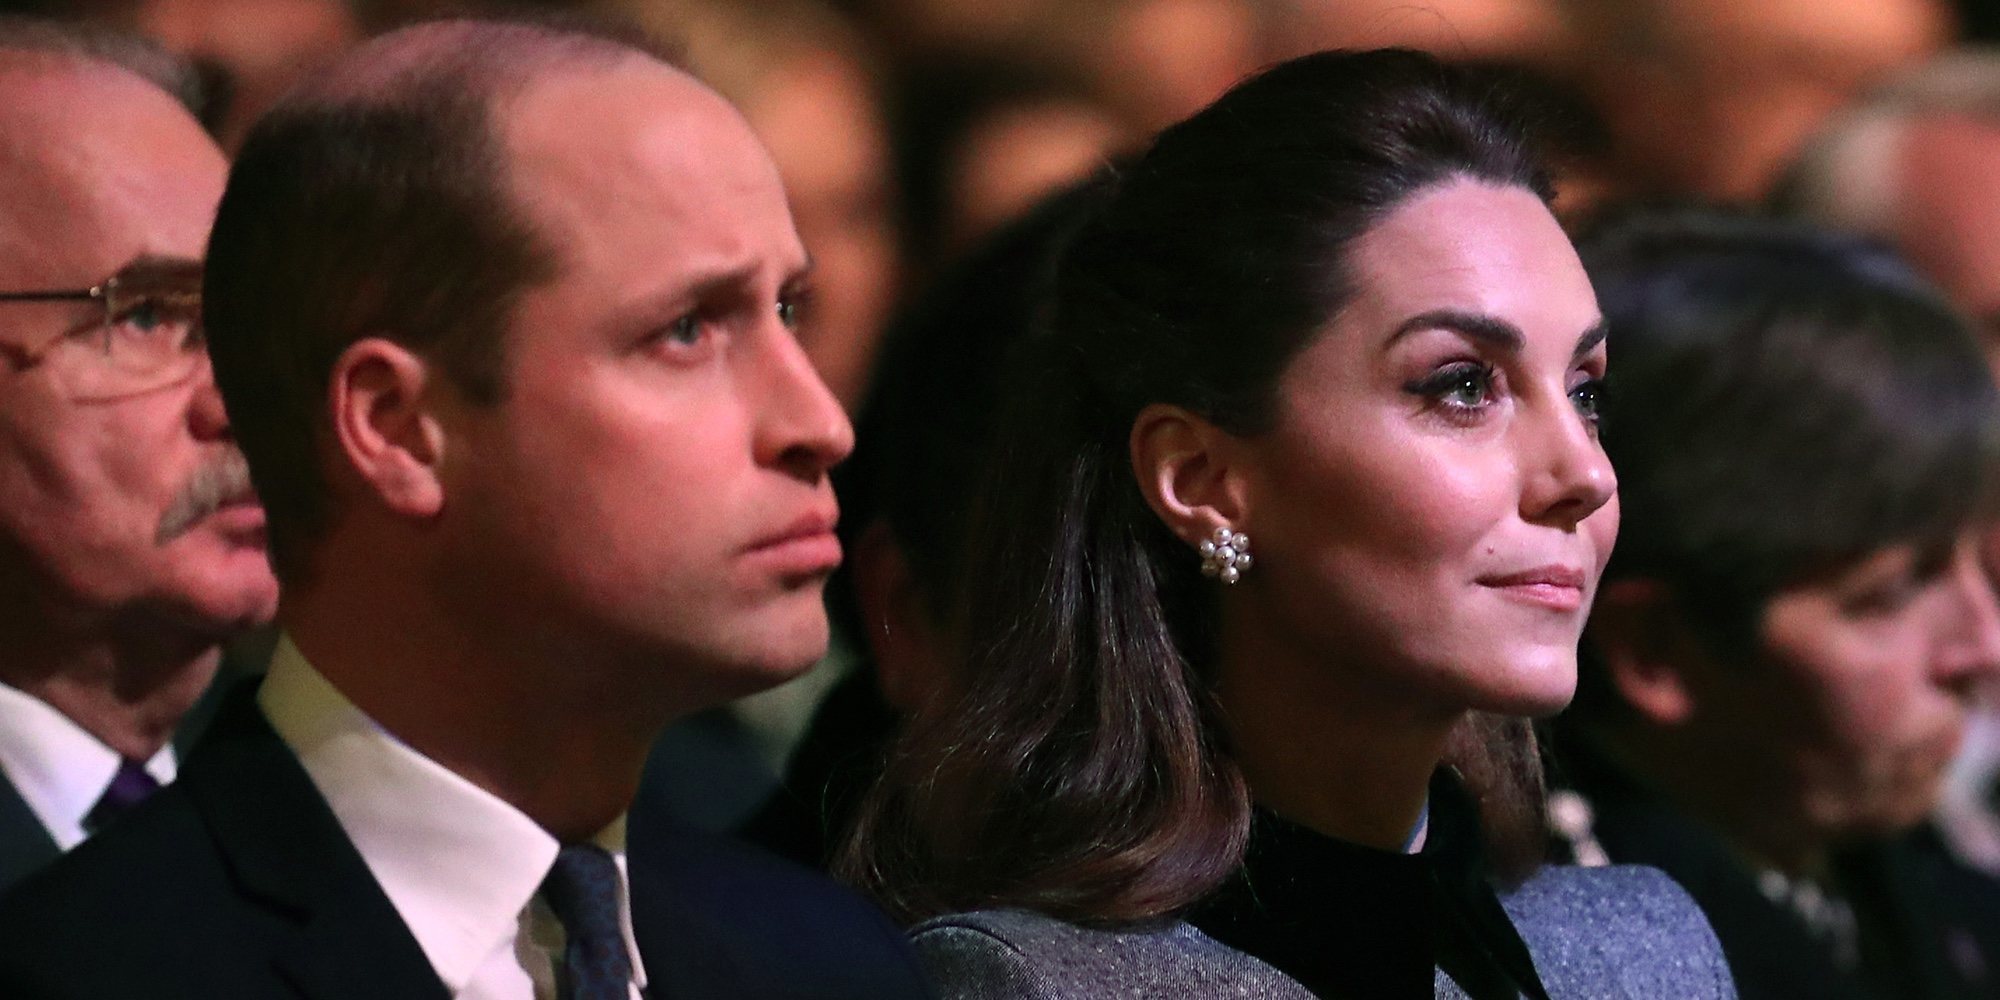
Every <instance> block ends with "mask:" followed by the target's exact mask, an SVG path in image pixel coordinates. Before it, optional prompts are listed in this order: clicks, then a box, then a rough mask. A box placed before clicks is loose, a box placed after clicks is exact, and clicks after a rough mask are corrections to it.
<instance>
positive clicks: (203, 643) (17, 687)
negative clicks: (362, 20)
mask: <svg viewBox="0 0 2000 1000" xmlns="http://www.w3.org/2000/svg"><path fill="white" fill-rule="evenodd" d="M191 91H192V77H191V75H190V73H189V71H188V69H187V68H186V67H185V66H183V65H181V64H180V63H178V62H177V61H176V60H174V59H173V58H172V57H171V56H168V55H167V54H165V53H163V52H161V51H159V50H158V49H156V48H153V47H150V46H147V45H144V44H142V43H140V42H138V41H136V40H132V39H127V38H123V37H120V36H115V35H110V34H107V33H105V32H103V31H101V30H96V29H87V28H81V27H74V26H58V25H55V24H53V23H49V22H41V21H32V20H25V19H20V18H14V17H0V189H4V190H5V191H6V192H7V196H6V198H5V199H4V200H0V636H4V637H5V638H4V640H0V647H4V650H5V652H4V653H0V887H5V886H8V885H11V884H12V883H14V882H16V881H17V880H19V879H20V878H22V877H23V876H25V875H27V874H28V873H29V872H31V871H33V870H35V869H37V868H40V867H41V866H43V865H45V864H47V863H48V862H50V861H52V860H54V859H55V858H56V857H57V856H58V854H59V853H60V852H62V851H66V850H68V849H70V848H72V847H75V846H76V845H77V844H78V843H79V842H81V841H82V840H83V839H84V838H85V837H86V836H88V835H91V834H93V833H95V832H97V831H98V830H100V829H102V828H103V827H105V826H107V825H109V824H110V823H112V822H113V821H115V820H116V819H118V817H119V816H120V815H121V814H122V813H124V812H125V811H126V810H128V809H130V808H131V807H132V806H134V805H136V804H137V802H138V801H139V800H140V799H141V798H144V797H146V796H147V795H149V794H150V793H151V792H152V791H153V790H154V789H156V788H158V787H159V786H160V785H161V784H164V783H166V782H169V781H172V780H173V779H174V777H175V774H176V771H177V764H178V756H177V752H176V748H175V741H176V740H185V738H186V737H187V736H189V735H190V734H191V733H192V732H193V730H194V729H196V728H197V723H198V722H199V714H198V713H197V714H194V715H191V714H190V710H191V709H193V708H194V707H195V706H196V705H197V703H198V701H199V700H200V699H201V696H202V694H203V692H204V690H206V689H208V688H209V686H210V684H211V681H212V679H213V678H214V677H215V676H216V673H217V666H218V663H219V662H220V660H221V656H222V646H223V643H224V642H225V641H226V640H229V639H230V638H232V637H234V636H236V635H238V634H240V633H241V632H242V631H244V630H245V629H248V628H249V627H251V626H254V625H257V624H260V623H263V622H266V621H268V620H269V619H270V617H271V614H272V612H273V610H274V609H275V607H276V602H277V583H276V581H275V580H274V579H273V578H272V576H271V570H270V567H269V565H268V564H267V563H266V562H265V557H264V520H263V517H264V515H263V511H262V509H261V508H260V507H259V506H258V505H257V502H256V498H255V496H254V495H253V494H252V493H251V490H250V479H249V474H248V471H247V469H246V468H245V467H244V464H243V459H242V455H241V454H240V453H239V452H238V451H237V449H236V443H235V438H234V435H233V434H232V433H231V430H230V426H229V418H228V416H227V414H225V413H224V412H223V407H222V399H221V397H220V396H219V395H217V393H216V389H215V383H214V380H213V378H212V377H211V375H210V372H209V366H208V359H207V357H206V355H205V354H204V352H203V340H202V332H201V327H200V322H199V320H200V315H199V314H200V300H201V268H202V263H201V258H202V254H203V247H204V245H205V244H206V242H207V239H208V227H209V223H210V221H211V220H212V219H213V217H214V213H215V204H216V200H217V199H218V198H219V197H220V196H221V194H222V184H223V174H224V170H225V169H226V167H225V164H224V161H223V159H222V154H221V152H220V151H218V150H217V149H216V147H215V143H214V142H213V141H211V140H210V139H209V137H208V136H207V135H205V134H203V132H202V129H201V126H200V125H199V124H198V123H197V122H196V121H195V118H194V116H193V114H191V113H190V110H189V108H188V107H187V106H186V105H185V104H184V103H183V102H184V101H186V100H188V99H189V97H190V94H191Z"/></svg>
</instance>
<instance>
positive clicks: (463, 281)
mask: <svg viewBox="0 0 2000 1000" xmlns="http://www.w3.org/2000/svg"><path fill="white" fill-rule="evenodd" d="M440 38H441V39H442V41H440ZM635 56H636V57H640V58H652V59H661V60H662V61H664V60H663V58H662V56H661V54H660V53H659V52H657V51H656V50H654V49H652V48H651V47H650V46H647V45H646V44H645V43H644V41H643V39H639V38H636V37H633V36H627V35H622V34H616V33H613V32H611V31H608V30H603V29H600V28H598V27H596V26H594V25H586V24H584V23H582V22H569V21H562V22H556V21H539V20H538V21H448V22H435V23H432V24H427V25H419V26H416V27H413V28H410V29H406V30H405V31H402V32H397V33H394V34H392V35H388V36H384V37H383V38H381V39H377V40H376V41H375V42H372V43H370V44H369V45H367V46H364V47H363V48H362V49H361V50H359V51H358V52H357V53H355V54H354V55H353V56H352V57H350V58H349V59H348V60H346V61H345V62H343V63H342V64H340V65H338V66H336V67H335V68H334V69H333V70H332V71H331V72H330V73H329V74H327V75H325V76H322V77H320V78H318V79H317V80H315V81H313V82H312V83H310V84H308V85H307V86H306V87H305V88H303V89H302V90H301V91H300V92H298V93H296V94H295V95H293V96H292V97H289V98H287V99H286V100H285V101H283V102H282V103H280V105H279V106H278V107H277V108H275V109H273V110H272V111H271V112H270V114H268V115H267V116H266V117H265V118H264V119H263V120H262V121H261V122H259V123H258V124H257V126H256V127H255V128H254V129H252V131H251V132H250V135H249V137H248V139H247V140H246V141H245V143H244V146H243V151H242V153H241V154H240V156H239V157H238V158H237V161H236V164H235V166H234V168H233V169H232V170H231V171H230V177H229V185H228V188H227V190H226V192H225V193H224V195H223V198H222V204H221V207H220V209H219V210H218V212H217V216H216V222H215V231H214V234H213V236H212V237H211V240H210V244H209V251H208V273H207V279H206V284H205V288H204V296H205V300H206V314H207V315H206V321H207V325H208V331H209V353H210V355H211V357H213V359H214V363H215V378H216V383H217V385H218V387H219V388H220V389H221V391H222V395H223V399H224V401H225V402H226V404H227V406H228V409H229V416H230V421H231V423H232V425H233V426H234V428H235V433H236V437H237V440H238V442H239V443H240V444H241V445H242V448H243V452H244V454H245V455H246V456H247V457H248V458H249V460H250V468H251V474H252V478H253V479H254V480H255V482H256V485H257V492H258V495H259V497H260V498H261V499H262V500H263V503H264V508H265V511H266V514H267V516H268V518H269V523H270V540H271V556H272V562H273V564H274V565H275V566H276V568H277V570H278V574H279V576H280V578H282V579H288V580H290V579H296V578H297V576H298V574H299V573H300V572H301V571H302V570H303V568H304V564H305V561H306V554H307V551H306V550H307V548H308V546H309V545H310V543H312V542H313V541H314V540H315V539H316V538H317V536H318V535H319V534H320V533H322V532H323V531H324V530H325V527H326V525H327V524H328V523H329V521H330V519H331V516H332V504H331V500H330V496H329V491H328V489H327V485H326V482H325V477H324V474H323V472H322V469H321V466H320V445H321V443H322V440H323V434H324V431H325V422H326V415H325V413H324V411H323V400H324V399H325V397H326V392H327V387H328V380H329V378H330V376H331V372H332V368H333V363H334V361H335V360H336V359H337V358H338V357H339V356H340V353H341V352H342V351H343V350H345V349H346V348H347V347H348V346H349V345H351V344H353V343H354V342H355V341H356V340H359V339H361V338H363V337H367V336H382V337H387V338H390V339H393V340H396V341H397V342H399V343H402V344H405V345H408V346H410V347H411V348H413V349H415V350H418V351H421V352H423V353H425V354H426V355H428V356H430V357H432V358H434V359H436V360H437V361H438V362H439V364H440V365H441V367H442V368H443V370H444V371H445V373H446V374H447V375H448V376H449V377H450V378H451V379H452V380H453V381H454V382H455V383H456V384H457V385H458V386H459V388H460V389H461V390H462V391H464V392H465V393H466V395H467V396H469V397H470V398H472V399H473V400H475V401H479V402H487V403H491V402H496V401H498V400H499V399H501V398H502V396H503V395H504V388H505V387H504V379H503V378H502V373H503V371H504V362H505V352H504V343H503V342H504V334H505V331H506V328H507V326H508V321H509V318H510V317H511V315H512V313H513V307H514V304H515V302H516V301H517V300H518V298H519V297H520V295H521V293H522V292H523V291H525V290H526V289H528V288H531V287H533V286H535V285H537V284H539V283H541V282H544V281H546V280H548V279H550V278H552V277H553V276H554V275H555V273H556V261H555V257H554V252H553V250H552V249H551V248H550V247H549V246H548V245H547V244H546V241H545V240H543V239H542V238H540V237H539V236H538V235H537V233H536V232H535V230H534V228H533V227H532V226H531V225H530V224H529V222H528V220H527V219H526V218H525V216H524V215H523V214H522V212H521V210H520V208H519V207H518V206H517V205H515V204H514V202H513V200H512V199H511V198H510V197H509V196H508V194H507V190H506V188H507V183H506V164H505V161H504V154H503V150H502V149H501V145H500V141H499V139H498V137H497V136H496V135H495V133H494V129H493V124H492V121H491V117H490V109H491V108H492V107H493V105H494V104H495V102H496V101H498V100H501V99H503V98H504V97H505V96H507V94H508V93H510V91H509V89H508V88H510V87H517V86H519V84H520V82H521V81H523V80H525V79H529V78H532V76H533V75H534V73H535V72H536V71H538V70H542V69H550V68H559V67H570V68H574V67H575V66H577V65H578V64H605V63H608V62H612V61H616V60H620V59H624V58H628V57H635Z"/></svg>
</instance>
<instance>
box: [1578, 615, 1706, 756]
mask: <svg viewBox="0 0 2000 1000" xmlns="http://www.w3.org/2000/svg"><path fill="white" fill-rule="evenodd" d="M1584 642H1585V643H1587V644H1588V645H1589V646H1590V648H1591V649H1592V650H1593V651H1594V652H1595V653H1596V655H1597V659H1598V663H1599V669H1601V670H1603V671H1604V673H1605V679H1606V680H1607V681H1608V682H1609V683H1610V686H1611V688H1612V689H1613V690H1614V691H1616V692H1617V693H1618V696H1619V697H1620V698H1621V699H1622V700H1623V701H1624V702H1625V704H1626V705H1627V706H1628V707H1629V708H1630V709H1631V710H1632V711H1633V712H1634V713H1635V714H1637V715H1638V716H1639V718H1640V720H1642V721H1644V722H1645V723H1647V724H1650V725H1653V726H1660V727H1673V726H1678V725H1680V724H1682V723H1684V722H1686V721H1687V720H1688V718H1689V717H1690V716H1691V715H1693V714H1694V712H1695V709H1696V707H1697V702H1698V699H1697V692H1698V691H1699V690H1700V689H1701V687H1702V684H1701V678H1700V675H1701V674H1702V673H1703V672H1705V671H1708V670H1711V669H1713V668H1714V667H1715V666H1716V664H1715V663H1714V656H1713V654H1712V653H1711V652H1709V650H1708V649H1707V648H1706V646H1705V645H1704V644H1703V643H1702V642H1701V639H1700V637H1699V636H1697V635H1695V634H1694V633H1693V632H1692V631H1691V630H1690V628H1689V623H1688V620H1687V616H1686V615H1685V614H1684V613H1683V612H1682V609H1681V606H1680V602H1679V601H1678V600H1676V599H1675V597H1674V595H1673V593H1672V591H1671V590H1670V589H1669V588H1668V587H1667V586H1666V585H1665V584H1663V583H1659V582H1657V581H1653V580H1644V579H1622V580H1611V581H1607V582H1606V583H1605V584H1604V585H1603V586H1602V587H1600V588H1599V589H1598V592H1597V600H1596V602H1595V603H1594V604H1592V606H1591V611H1590V624H1589V626H1588V628H1586V630H1585V632H1584Z"/></svg>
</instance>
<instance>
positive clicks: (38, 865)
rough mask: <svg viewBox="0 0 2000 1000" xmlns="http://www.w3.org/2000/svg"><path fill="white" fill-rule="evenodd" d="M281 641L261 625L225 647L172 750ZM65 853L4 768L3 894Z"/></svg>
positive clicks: (0, 786)
mask: <svg viewBox="0 0 2000 1000" xmlns="http://www.w3.org/2000/svg"><path fill="white" fill-rule="evenodd" d="M276 641H277V633H276V631H275V630H273V629H268V628H262V629H257V630H254V631H252V632H250V633H249V634H247V635H244V636H242V637H241V638H239V639H238V640H237V641H235V642H233V643H231V644H229V645H228V646H227V647H225V648H224V649H223V653H222V665H221V666H220V667H219V668H218V669H217V670H216V675H215V683H214V684H211V685H209V689H208V691H206V692H205V693H203V694H202V696H201V700H199V701H197V702H195V704H194V707H193V708H191V709H189V710H188V713H187V715H186V716H185V717H183V718H182V719H181V724H180V727H179V728H178V729H176V730H175V732H174V752H175V753H176V754H179V755H180V756H181V757H183V758H185V757H186V756H187V753H188V751H189V749H190V748H192V747H193V746H194V744H195V742H196V741H197V740H198V739H199V738H200V736H201V734H202V732H203V730H205V729H206V728H207V727H208V723H209V720H211V719H213V718H214V717H215V712H216V709H218V708H219V707H221V703H222V695H223V692H224V691H225V690H227V689H229V688H232V687H234V686H235V685H237V684H239V683H242V682H243V681H244V679H246V678H250V677H255V676H258V675H261V674H262V673H263V672H264V665H265V664H266V663H268V662H269V661H270V658H271V646H272V644H274V643H275V642H276ZM59 857H62V850H61V849H60V848H58V847H56V841H55V838H54V837H51V836H49V831H48V828H47V827H44V826H43V825H42V821H41V818H40V817H38V816H36V815H35V811H34V810H33V809H30V808H29V807H28V802H27V800H26V799H23V798H22V797H21V792H20V790H19V789H16V788H15V787H14V783H13V782H11V781H9V780H7V775H6V774H5V773H0V895H3V894H5V893H6V892H7V890H8V889H11V888H13V887H14V885H15V883H17V882H20V881H21V880H22V879H24V878H27V877H28V876H29V875H32V874H34V873H35V872H38V871H40V870H41V869H42V868H44V867H46V866H47V865H48V864H49V862H51V861H54V860H55V859H57V858H59Z"/></svg>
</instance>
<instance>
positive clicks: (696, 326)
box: [654, 292, 811, 350]
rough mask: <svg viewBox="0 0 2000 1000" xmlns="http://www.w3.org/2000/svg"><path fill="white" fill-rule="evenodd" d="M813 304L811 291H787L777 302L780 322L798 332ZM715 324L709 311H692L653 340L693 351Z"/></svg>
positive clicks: (676, 319) (776, 307)
mask: <svg viewBox="0 0 2000 1000" xmlns="http://www.w3.org/2000/svg"><path fill="white" fill-rule="evenodd" d="M810 302H811V293H810V292H800V293H790V292H788V293H786V294H784V295H782V296H779V298H778V301H777V303H776V304H775V306H774V307H773V308H775V309H776V311H777V314H778V322H779V323H782V324H784V327H785V329H787V330H793V331H796V330H797V329H798V328H799V325H800V324H801V323H803V322H804V320H805V314H806V309H807V306H808V305H809V304H810ZM716 322H717V321H716V320H715V319H714V318H712V317H711V316H710V315H709V313H708V311H707V310H704V309H696V310H694V311H693V312H689V313H686V314H684V315H681V316H678V317H676V318H675V319H674V320H673V322H671V323H668V324H667V325H666V326H664V327H662V328H660V330H659V332H658V333H657V334H655V335H654V337H655V339H657V340H659V341H661V342H664V343H667V344H671V345H674V346H676V347H679V348H681V349H687V350H691V349H693V348H696V347H699V346H701V342H702V340H703V339H704V338H705V337H706V336H707V335H708V334H709V332H710V331H711V330H712V329H713V327H714V325H715V323H716Z"/></svg>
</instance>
